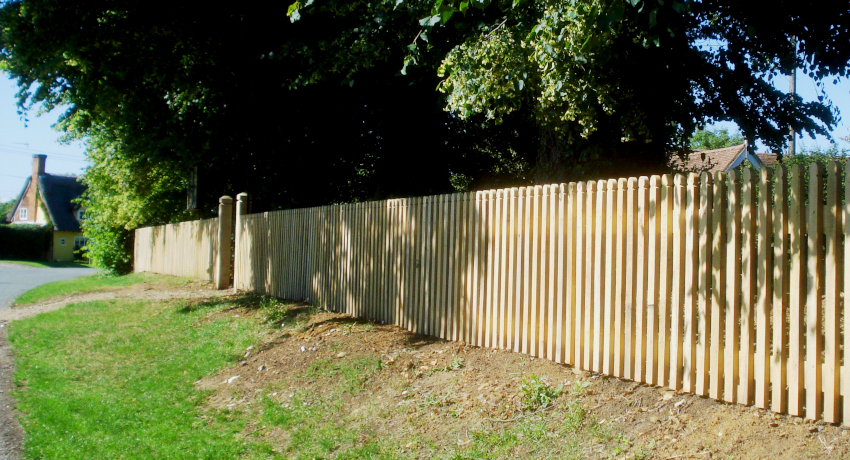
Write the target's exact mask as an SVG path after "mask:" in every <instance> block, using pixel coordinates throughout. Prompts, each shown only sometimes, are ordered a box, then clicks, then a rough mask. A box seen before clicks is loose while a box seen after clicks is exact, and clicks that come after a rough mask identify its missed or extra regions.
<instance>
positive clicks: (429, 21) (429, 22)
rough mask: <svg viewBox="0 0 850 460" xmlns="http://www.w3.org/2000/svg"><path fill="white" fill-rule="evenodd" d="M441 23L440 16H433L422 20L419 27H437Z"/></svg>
mask: <svg viewBox="0 0 850 460" xmlns="http://www.w3.org/2000/svg"><path fill="white" fill-rule="evenodd" d="M439 22H440V15H439V14H435V15H433V16H430V17H427V18H422V19H420V20H419V25H420V26H425V27H434V26H435V25H437V24H439Z"/></svg>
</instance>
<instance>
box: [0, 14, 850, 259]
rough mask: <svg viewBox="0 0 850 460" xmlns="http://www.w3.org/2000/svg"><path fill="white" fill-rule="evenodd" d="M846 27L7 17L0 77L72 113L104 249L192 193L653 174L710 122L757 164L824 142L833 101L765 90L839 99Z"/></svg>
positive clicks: (68, 120) (345, 197) (330, 194)
mask: <svg viewBox="0 0 850 460" xmlns="http://www.w3.org/2000/svg"><path fill="white" fill-rule="evenodd" d="M768 6H769V9H770V10H786V11H788V14H783V15H780V17H776V15H767V14H765V11H766V9H767V7H768ZM795 6H796V5H795ZM160 7H162V8H160ZM166 7H167V8H166ZM166 11H167V13H166ZM848 14H849V13H848V11H847V8H846V5H844V7H842V6H841V5H840V4H837V3H836V4H825V5H820V6H819V7H818V8H791V3H790V2H788V1H787V0H778V1H776V2H770V3H769V4H767V3H766V2H733V1H731V0H703V1H662V0H589V1H566V2H562V1H555V0H512V1H510V2H509V1H507V0H497V1H494V2H491V1H489V0H488V1H484V2H481V1H477V0H436V1H430V0H412V1H411V0H370V1H366V0H353V1H348V0H318V1H314V0H299V1H297V2H295V3H292V4H290V5H287V4H281V3H271V2H260V3H256V2H255V3H250V2H249V3H246V2H242V3H235V4H232V5H229V6H228V7H227V8H208V9H203V10H199V9H197V8H195V7H194V6H193V5H185V4H182V3H180V2H176V3H175V2H170V3H167V4H166V3H158V2H154V3H150V2H146V3H139V2H132V1H129V0H111V1H106V0H92V1H87V2H57V1H52V0H12V1H7V2H4V3H2V4H0V68H2V69H3V70H4V71H6V72H7V73H9V74H10V75H12V76H13V77H15V78H16V79H17V80H18V84H19V86H20V88H21V90H20V93H19V102H20V104H21V107H22V108H23V109H29V110H49V109H52V108H54V107H58V106H60V105H61V106H65V107H67V110H66V112H65V113H64V115H63V117H62V120H61V121H60V123H59V128H60V129H62V130H64V131H65V132H67V133H68V136H69V137H79V138H86V139H88V142H89V146H90V150H89V151H90V156H91V158H92V160H93V161H94V163H95V166H94V167H93V168H92V170H91V171H90V172H89V173H88V174H87V177H86V181H87V183H88V185H89V190H90V192H89V194H88V196H87V198H86V199H87V200H88V201H87V204H88V206H89V209H90V212H89V215H90V216H92V217H91V218H90V219H89V223H87V225H88V226H89V227H88V231H90V232H95V231H96V230H94V228H93V226H94V225H96V224H97V225H102V227H101V228H100V229H101V230H99V231H105V232H106V233H108V234H111V235H114V236H115V238H114V239H113V242H114V243H115V244H114V245H113V246H115V247H118V246H121V245H124V246H126V232H127V231H129V230H131V229H132V228H135V227H136V226H139V225H147V224H151V223H161V222H167V221H171V220H175V219H182V218H186V216H187V214H186V213H185V212H184V209H183V208H184V207H183V204H182V203H183V202H184V201H183V200H185V191H186V187H187V180H188V177H189V174H190V172H192V171H197V174H198V177H199V178H200V182H199V191H200V198H201V200H200V201H201V203H202V204H203V208H204V210H205V211H207V212H209V211H212V210H214V208H215V205H216V203H217V198H218V197H219V196H220V195H222V194H225V193H229V194H235V193H239V192H242V191H247V192H249V193H250V194H251V195H252V196H253V197H254V209H255V210H257V211H259V210H268V209H277V208H286V207H293V206H309V205H317V204H325V203H330V202H345V201H352V200H363V199H372V198H385V197H391V196H404V195H420V194H427V193H442V192H449V191H452V190H455V189H457V188H469V187H474V188H479V187H485V186H486V187H493V186H508V185H514V184H523V183H529V182H530V181H532V180H575V179H588V178H595V177H604V176H614V175H625V174H628V175H632V174H645V173H650V172H658V171H659V168H663V165H664V164H665V161H664V160H665V158H666V156H667V155H669V154H671V153H672V152H674V151H676V150H684V149H687V148H688V140H689V139H690V137H691V135H692V133H694V131H695V130H696V129H698V128H702V127H704V126H705V125H706V124H707V123H711V122H714V121H733V122H735V123H737V124H738V125H739V126H740V127H741V132H742V134H743V135H744V136H745V137H746V138H748V139H751V140H755V139H758V140H760V141H762V142H764V143H765V144H766V145H768V146H769V147H770V148H773V149H778V148H779V147H781V145H782V143H783V142H784V135H785V133H786V132H787V128H788V126H793V127H794V128H795V129H796V130H797V132H806V133H810V134H827V133H828V132H829V130H830V129H831V128H832V127H834V125H835V123H836V120H837V112H836V111H835V109H834V108H833V107H832V106H831V104H830V103H829V101H828V100H824V101H822V102H815V103H803V102H801V101H800V100H799V99H796V98H792V97H790V96H789V95H787V94H784V93H783V92H781V91H779V90H777V89H775V88H774V87H773V86H772V85H771V79H772V78H773V77H774V76H775V75H778V74H782V73H788V72H790V71H791V69H792V68H794V67H797V68H801V69H804V71H806V72H807V73H810V74H811V75H813V76H814V77H815V78H816V79H818V80H819V81H823V80H824V79H828V78H840V77H846V75H847V71H848V61H850V54H848V53H850V47H848V46H847V43H850V24H848ZM792 37H795V38H794V39H793V40H796V43H797V46H798V52H797V53H796V54H795V53H793V52H792V47H791V43H792ZM99 212H100V213H101V218H100V219H99V218H97V217H96V215H97V214H98V213H99ZM121 232H124V233H123V235H124V236H122V237H121V238H124V239H123V240H122V239H121V238H119V237H118V235H119V233H121ZM107 240H109V238H106V237H100V238H99V239H96V241H99V242H96V243H93V245H97V244H104V245H106V246H104V247H107V246H109V245H107V244H106V241H107ZM109 247H112V246H109ZM94 252H96V251H94ZM95 257H96V255H95Z"/></svg>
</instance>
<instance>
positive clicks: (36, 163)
mask: <svg viewBox="0 0 850 460" xmlns="http://www.w3.org/2000/svg"><path fill="white" fill-rule="evenodd" d="M45 161H47V155H33V156H32V182H33V184H35V183H36V182H37V181H38V176H40V175H42V174H44V162H45Z"/></svg>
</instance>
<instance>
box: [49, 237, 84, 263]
mask: <svg viewBox="0 0 850 460" xmlns="http://www.w3.org/2000/svg"><path fill="white" fill-rule="evenodd" d="M76 236H83V234H82V233H79V232H53V260H55V261H57V262H70V261H72V260H74V237H76ZM63 238H64V239H65V245H64V246H63V245H62V244H61V243H62V239H63Z"/></svg>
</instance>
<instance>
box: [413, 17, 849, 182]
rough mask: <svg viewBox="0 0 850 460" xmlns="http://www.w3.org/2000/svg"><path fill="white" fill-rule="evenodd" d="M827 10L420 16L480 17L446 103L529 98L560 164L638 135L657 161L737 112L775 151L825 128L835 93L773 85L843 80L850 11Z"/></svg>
mask: <svg viewBox="0 0 850 460" xmlns="http://www.w3.org/2000/svg"><path fill="white" fill-rule="evenodd" d="M822 6H823V8H798V7H796V4H792V3H791V2H789V1H785V0H781V1H778V2H737V1H729V0H701V1H687V0H682V1H679V0H676V1H662V0H590V1H558V0H512V1H507V0H501V1H494V2H492V3H491V2H489V1H488V2H477V1H468V0H437V1H436V2H435V6H434V8H433V10H432V16H429V17H428V18H425V19H423V23H422V24H423V28H424V30H432V29H438V28H440V27H455V28H457V27H458V26H457V24H458V23H474V24H476V25H477V26H476V27H470V28H468V29H467V30H468V32H467V34H466V36H465V40H464V42H463V43H462V44H460V45H458V46H457V47H455V48H454V49H452V51H451V52H449V54H448V55H447V56H446V58H445V59H444V61H443V63H442V66H441V68H440V72H441V75H442V76H443V77H444V79H443V80H442V81H441V84H440V89H441V91H443V92H444V93H445V94H447V95H448V104H447V109H448V110H451V111H453V112H455V113H458V114H459V116H461V117H466V116H470V115H474V114H483V115H485V116H486V117H487V118H489V119H492V120H495V121H498V120H500V119H501V117H503V116H504V115H505V114H508V113H511V112H513V111H515V110H518V109H520V108H527V107H528V106H530V108H529V110H530V111H531V112H533V113H534V114H535V117H536V119H537V122H538V125H539V126H540V127H541V130H542V132H543V133H544V137H543V139H544V148H543V150H542V153H544V154H547V155H549V157H550V158H551V160H552V161H554V162H555V163H556V164H558V165H559V168H555V169H553V171H555V172H557V171H558V169H563V167H565V166H569V165H571V164H575V163H576V162H577V161H581V159H582V158H581V155H582V153H583V152H586V151H588V150H590V151H598V150H600V149H602V151H605V152H606V153H605V155H608V156H613V155H615V152H616V151H618V150H622V149H624V148H626V147H627V146H629V145H633V144H636V146H637V150H638V151H640V152H642V153H643V154H644V155H651V156H652V158H653V161H657V160H658V159H660V157H659V155H658V152H668V153H669V152H672V151H676V150H679V151H683V150H687V149H688V145H687V144H688V139H689V138H690V137H691V135H692V134H693V133H694V131H695V130H696V129H700V128H703V127H704V126H705V124H706V123H711V122H715V121H733V122H735V123H737V124H738V126H740V128H741V130H742V134H743V135H744V137H745V138H747V139H750V140H751V141H754V140H755V139H758V140H760V141H761V142H763V143H765V144H766V145H767V146H768V147H769V148H771V149H773V150H780V148H781V146H782V145H783V144H784V143H785V142H786V140H787V137H786V133H787V128H788V126H792V127H794V129H795V130H796V131H797V132H806V133H808V134H810V135H815V134H820V135H827V136H828V135H829V131H830V129H831V128H833V127H834V126H835V123H836V120H837V119H838V118H837V115H838V114H837V110H836V109H835V108H834V107H833V106H832V104H831V103H830V102H829V101H828V100H827V99H825V98H824V97H823V96H821V97H820V98H819V101H818V102H810V103H804V102H801V101H800V100H799V99H798V98H792V97H791V96H790V95H788V94H786V93H784V92H783V91H781V90H779V89H777V88H775V87H774V86H773V85H772V84H771V83H772V79H773V78H774V77H775V76H776V75H779V74H788V73H790V72H791V71H792V70H793V69H795V68H801V69H803V70H804V71H805V72H806V73H808V74H809V75H811V76H812V77H813V78H815V80H816V81H817V82H818V84H819V85H821V87H822V82H823V81H824V80H825V79H832V78H842V77H846V76H847V73H848V62H850V47H848V46H847V43H850V12H849V11H848V8H847V5H846V4H842V3H840V2H839V3H831V4H829V5H822ZM476 8H480V9H484V10H494V11H499V12H500V14H499V15H498V18H497V19H496V20H494V21H491V22H484V21H481V20H480V19H478V18H477V17H476V16H474V15H469V14H468V13H469V11H472V10H475V9H476ZM767 10H776V11H783V14H782V15H780V16H779V17H776V16H775V15H768V14H765V11H767ZM794 37H796V41H797V44H798V53H796V54H795V53H793V52H792V51H791V50H792V49H793V48H792V41H793V39H794ZM427 48H428V45H427V44H420V46H419V47H417V48H416V49H414V50H413V52H412V55H413V56H414V57H415V56H416V55H418V53H421V52H425V51H424V50H426V49H427ZM411 60H412V58H411ZM751 144H754V142H751ZM627 151H628V152H629V155H634V153H635V152H634V151H632V150H631V149H627ZM543 158H546V157H543Z"/></svg>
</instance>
